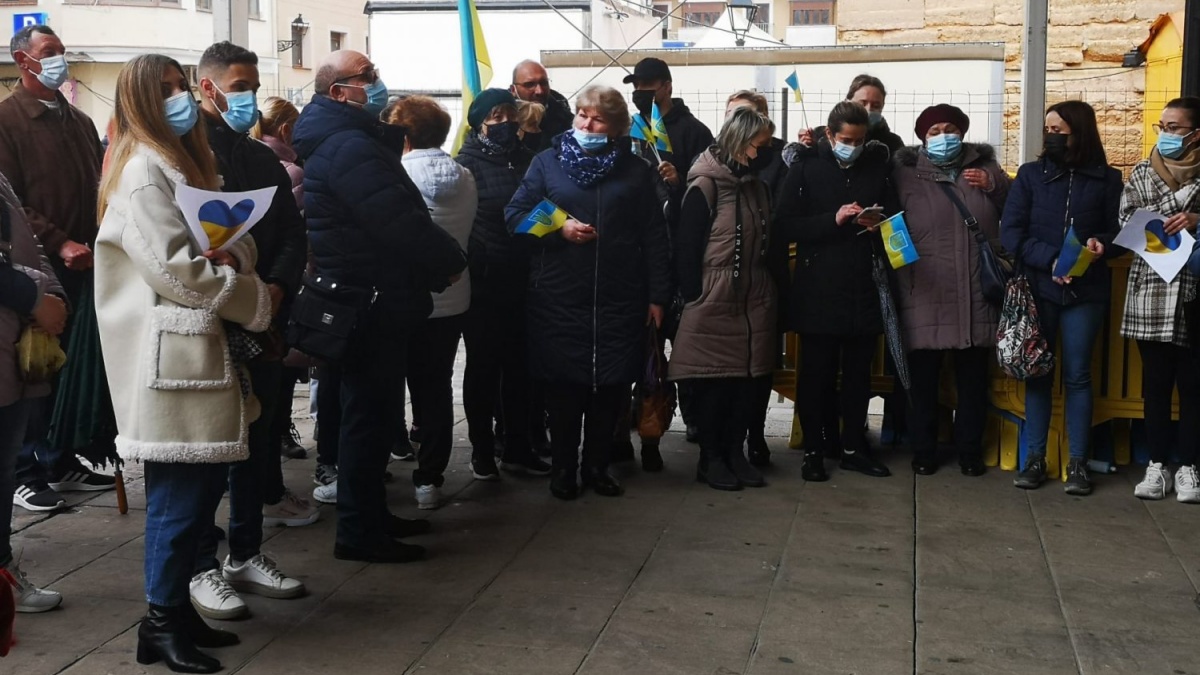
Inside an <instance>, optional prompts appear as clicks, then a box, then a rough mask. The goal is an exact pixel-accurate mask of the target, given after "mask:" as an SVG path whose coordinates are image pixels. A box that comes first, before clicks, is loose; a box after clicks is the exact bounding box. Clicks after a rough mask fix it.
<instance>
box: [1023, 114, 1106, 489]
mask: <svg viewBox="0 0 1200 675" xmlns="http://www.w3.org/2000/svg"><path fill="white" fill-rule="evenodd" d="M1043 145H1044V147H1045V151H1044V152H1043V153H1042V156H1041V157H1039V158H1038V159H1036V160H1034V161H1032V162H1029V163H1028V164H1025V165H1024V166H1022V167H1021V168H1020V169H1019V170H1018V171H1017V179H1016V181H1015V182H1014V183H1013V186H1012V188H1011V190H1010V191H1009V193H1008V200H1007V201H1006V202H1005V205H1004V217H1003V218H1001V221H1000V222H1001V225H1000V241H1001V243H1002V244H1003V245H1004V248H1005V250H1008V251H1015V252H1016V253H1017V255H1018V256H1019V258H1020V260H1021V262H1022V263H1024V265H1025V270H1026V272H1027V273H1028V274H1029V281H1030V285H1031V286H1032V289H1033V295H1034V298H1035V299H1036V300H1037V306H1038V322H1039V323H1040V324H1041V327H1042V332H1043V334H1044V335H1045V336H1046V341H1047V342H1048V343H1049V344H1050V346H1051V347H1052V348H1054V349H1057V350H1058V352H1057V354H1056V356H1057V357H1058V359H1057V361H1058V364H1059V365H1060V366H1061V367H1062V369H1063V389H1064V390H1065V392H1066V403H1065V417H1066V425H1067V433H1068V436H1070V460H1069V461H1068V462H1067V484H1066V491H1067V494H1072V495H1086V494H1090V493H1091V491H1092V484H1091V481H1090V480H1089V479H1088V474H1087V449H1088V440H1089V438H1090V436H1091V431H1092V373H1091V370H1092V347H1093V346H1094V345H1095V343H1096V335H1097V334H1098V333H1099V332H1100V327H1101V325H1103V323H1104V316H1105V315H1106V314H1107V312H1108V298H1109V290H1110V286H1111V285H1112V280H1111V275H1110V274H1109V271H1108V265H1106V264H1104V262H1103V261H1102V260H1098V261H1096V262H1094V263H1093V264H1091V265H1090V266H1089V267H1088V268H1087V270H1086V271H1085V272H1084V273H1083V274H1081V275H1075V276H1072V275H1070V274H1068V273H1063V274H1055V272H1054V268H1055V266H1056V264H1057V261H1058V258H1059V252H1060V251H1062V248H1063V242H1064V241H1065V240H1066V237H1067V233H1068V231H1069V230H1071V229H1072V228H1074V233H1075V236H1076V238H1077V239H1078V241H1079V243H1080V244H1082V245H1084V246H1086V247H1087V248H1088V250H1090V251H1091V252H1092V253H1093V254H1094V255H1096V256H1097V257H1100V256H1103V255H1104V254H1105V252H1106V247H1107V248H1108V249H1109V251H1108V252H1109V253H1110V254H1111V253H1114V252H1116V251H1119V250H1121V249H1119V248H1117V247H1113V246H1111V244H1112V240H1113V238H1114V237H1115V236H1116V235H1117V232H1118V231H1120V226H1119V225H1118V219H1117V212H1118V211H1119V209H1120V205H1121V190H1122V189H1123V187H1124V186H1123V185H1122V182H1121V172H1120V171H1117V170H1116V169H1114V168H1112V167H1110V166H1109V165H1108V159H1107V157H1106V156H1105V154H1104V146H1103V145H1102V144H1101V141H1100V132H1099V131H1098V130H1097V128H1096V111H1094V110H1093V109H1092V107H1091V106H1090V105H1088V104H1087V103H1084V102H1083V101H1064V102H1062V103H1056V104H1055V105H1052V106H1050V109H1049V110H1047V111H1046V140H1045V143H1044V144H1043ZM1059 335H1061V336H1062V345H1061V347H1056V346H1055V344H1056V340H1057V338H1058V336H1059ZM1053 386H1054V374H1053V373H1050V374H1047V375H1046V376H1044V377H1039V378H1035V379H1031V380H1029V381H1027V382H1026V383H1025V427H1024V430H1023V432H1022V433H1023V435H1024V438H1023V440H1024V443H1023V445H1024V446H1025V448H1026V449H1027V450H1026V453H1027V454H1026V459H1025V466H1024V469H1023V470H1022V471H1021V473H1020V474H1018V475H1017V477H1016V479H1015V480H1014V481H1013V482H1014V484H1015V485H1016V486H1017V487H1019V488H1025V489H1033V488H1036V487H1038V486H1039V485H1041V484H1042V481H1044V480H1045V479H1046V469H1047V464H1046V437H1047V435H1048V434H1049V431H1050V407H1051V402H1052V401H1051V393H1052V392H1051V389H1052V387H1053Z"/></svg>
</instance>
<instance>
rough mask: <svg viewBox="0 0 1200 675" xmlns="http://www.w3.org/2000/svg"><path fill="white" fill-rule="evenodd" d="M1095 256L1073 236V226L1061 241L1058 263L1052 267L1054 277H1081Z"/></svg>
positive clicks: (1076, 236)
mask: <svg viewBox="0 0 1200 675" xmlns="http://www.w3.org/2000/svg"><path fill="white" fill-rule="evenodd" d="M1095 259H1096V256H1095V255H1094V254H1093V253H1092V252H1091V251H1089V250H1088V249H1087V248H1086V247H1085V246H1084V245H1083V244H1082V243H1080V241H1079V237H1078V235H1076V234H1075V226H1074V225H1072V226H1071V228H1070V229H1068V230H1067V236H1066V238H1065V239H1064V240H1063V245H1062V250H1061V251H1059V252H1058V262H1057V263H1056V264H1055V265H1054V276H1056V277H1081V276H1083V274H1084V272H1087V268H1088V266H1089V265H1091V264H1092V261H1093V260H1095Z"/></svg>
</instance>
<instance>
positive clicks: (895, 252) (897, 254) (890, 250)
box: [879, 211, 921, 270]
mask: <svg viewBox="0 0 1200 675" xmlns="http://www.w3.org/2000/svg"><path fill="white" fill-rule="evenodd" d="M879 234H880V236H882V237H883V250H884V251H886V252H887V257H888V262H889V263H891V265H892V269H894V270H898V269H900V268H901V267H904V266H905V265H910V264H912V263H915V262H916V261H918V260H920V259H921V256H919V255H917V247H916V246H913V242H912V237H910V236H909V234H908V223H906V222H904V212H903V211H901V212H900V213H897V214H896V215H894V216H892V217H891V218H888V219H887V220H885V221H883V222H882V223H880V224H879Z"/></svg>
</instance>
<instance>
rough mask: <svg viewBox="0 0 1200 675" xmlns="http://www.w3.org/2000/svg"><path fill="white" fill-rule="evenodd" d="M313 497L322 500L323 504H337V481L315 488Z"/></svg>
mask: <svg viewBox="0 0 1200 675" xmlns="http://www.w3.org/2000/svg"><path fill="white" fill-rule="evenodd" d="M313 499H315V500H317V501H319V502H321V503H322V504H336V503H337V483H330V484H329V485H322V486H321V487H319V488H317V489H315V490H313Z"/></svg>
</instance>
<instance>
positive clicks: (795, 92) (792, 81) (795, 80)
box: [784, 68, 804, 103]
mask: <svg viewBox="0 0 1200 675" xmlns="http://www.w3.org/2000/svg"><path fill="white" fill-rule="evenodd" d="M784 82H785V83H786V84H787V86H788V87H790V88H791V90H792V96H793V97H795V99H796V103H800V102H801V101H803V100H804V96H803V95H802V94H801V93H800V76H799V75H797V74H796V69H794V68H793V69H792V74H791V75H788V76H787V79H785V80H784Z"/></svg>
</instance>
